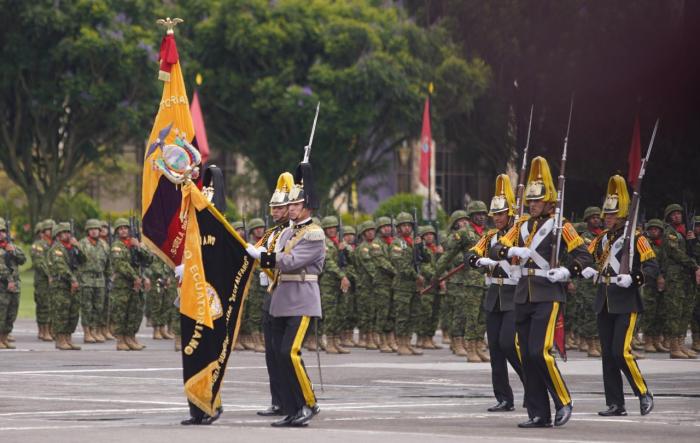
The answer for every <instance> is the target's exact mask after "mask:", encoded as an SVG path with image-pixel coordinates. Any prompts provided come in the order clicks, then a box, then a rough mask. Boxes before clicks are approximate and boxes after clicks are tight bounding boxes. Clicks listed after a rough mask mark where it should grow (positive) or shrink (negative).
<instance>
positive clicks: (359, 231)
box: [357, 220, 377, 235]
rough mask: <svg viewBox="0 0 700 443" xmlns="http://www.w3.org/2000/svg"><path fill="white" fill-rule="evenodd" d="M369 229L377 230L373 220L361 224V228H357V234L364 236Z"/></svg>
mask: <svg viewBox="0 0 700 443" xmlns="http://www.w3.org/2000/svg"><path fill="white" fill-rule="evenodd" d="M368 229H377V225H375V224H374V222H373V221H372V220H367V221H363V222H362V223H360V226H358V227H357V234H358V235H362V234H364V233H365V231H367V230H368Z"/></svg>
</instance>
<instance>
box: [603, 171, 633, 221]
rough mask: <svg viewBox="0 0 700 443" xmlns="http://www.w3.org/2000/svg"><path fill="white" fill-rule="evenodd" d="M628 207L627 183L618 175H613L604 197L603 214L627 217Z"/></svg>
mask: <svg viewBox="0 0 700 443" xmlns="http://www.w3.org/2000/svg"><path fill="white" fill-rule="evenodd" d="M629 206H630V194H629V192H628V191H627V183H626V182H625V179H624V178H623V177H622V176H620V175H617V174H616V175H613V176H612V177H610V180H608V192H607V193H606V195H605V203H604V204H603V214H614V213H617V216H618V217H620V218H624V217H627V214H628V213H629Z"/></svg>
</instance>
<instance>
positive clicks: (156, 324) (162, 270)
mask: <svg viewBox="0 0 700 443" xmlns="http://www.w3.org/2000/svg"><path fill="white" fill-rule="evenodd" d="M151 258H152V260H153V261H152V262H151V265H150V266H149V267H148V270H149V273H148V278H149V279H150V280H151V290H150V291H148V293H147V294H146V297H147V300H148V304H149V305H150V315H151V323H152V325H153V339H154V340H173V339H174V338H175V335H173V334H172V333H171V332H170V331H169V330H168V328H167V326H169V325H170V316H171V315H172V303H173V296H172V292H171V291H170V288H171V287H172V286H173V285H176V284H177V283H176V281H175V274H174V273H173V270H172V269H171V268H170V266H168V264H167V263H165V262H164V261H163V260H162V259H161V258H160V257H158V256H156V255H154V254H151Z"/></svg>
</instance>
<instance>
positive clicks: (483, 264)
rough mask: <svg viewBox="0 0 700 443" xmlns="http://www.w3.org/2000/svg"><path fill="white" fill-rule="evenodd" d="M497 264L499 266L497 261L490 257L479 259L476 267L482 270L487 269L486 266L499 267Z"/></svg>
mask: <svg viewBox="0 0 700 443" xmlns="http://www.w3.org/2000/svg"><path fill="white" fill-rule="evenodd" d="M497 264H498V262H497V261H495V260H491V259H490V258H488V257H481V258H480V259H478V260H477V261H476V265H477V266H479V267H481V268H484V267H486V266H494V265H497Z"/></svg>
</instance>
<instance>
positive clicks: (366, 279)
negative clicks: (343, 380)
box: [354, 220, 381, 349]
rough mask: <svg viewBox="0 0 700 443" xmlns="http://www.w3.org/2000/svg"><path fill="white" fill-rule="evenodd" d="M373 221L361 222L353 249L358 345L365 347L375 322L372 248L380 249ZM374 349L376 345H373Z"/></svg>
mask: <svg viewBox="0 0 700 443" xmlns="http://www.w3.org/2000/svg"><path fill="white" fill-rule="evenodd" d="M375 226H376V225H375V224H374V222H373V221H371V220H369V221H365V222H362V223H361V224H360V226H359V228H358V232H357V234H358V235H359V236H360V241H359V244H358V245H357V249H356V250H355V254H354V256H355V268H356V272H357V286H356V293H355V294H356V303H357V311H358V322H357V326H358V328H359V331H360V335H359V341H358V343H357V345H358V347H362V348H365V347H367V346H368V344H369V342H370V340H368V339H367V337H368V335H369V334H372V333H374V327H375V322H376V315H377V312H376V305H375V303H374V297H375V294H374V286H373V284H374V278H375V275H376V273H377V270H376V268H375V264H374V259H373V257H372V255H373V251H374V249H379V250H381V245H380V244H379V242H377V241H376V238H375V235H376V228H375ZM375 349H376V347H375Z"/></svg>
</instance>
